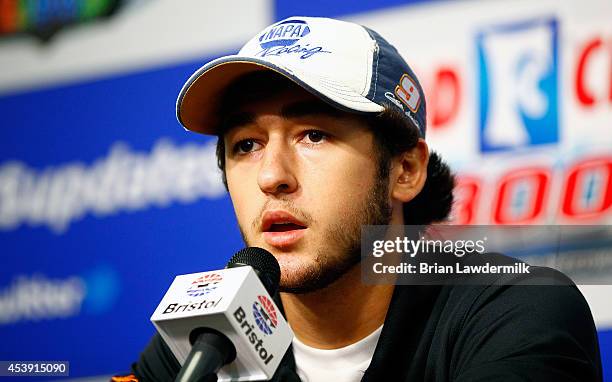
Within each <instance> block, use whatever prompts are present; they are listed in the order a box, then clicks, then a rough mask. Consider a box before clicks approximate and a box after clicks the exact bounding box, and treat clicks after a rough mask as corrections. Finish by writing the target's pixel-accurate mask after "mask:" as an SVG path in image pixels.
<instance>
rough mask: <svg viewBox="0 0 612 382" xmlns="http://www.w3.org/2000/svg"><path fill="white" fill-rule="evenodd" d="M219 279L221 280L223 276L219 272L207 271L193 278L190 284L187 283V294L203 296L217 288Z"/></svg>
mask: <svg viewBox="0 0 612 382" xmlns="http://www.w3.org/2000/svg"><path fill="white" fill-rule="evenodd" d="M221 281H223V277H222V276H221V275H220V274H218V273H207V274H205V275H204V276H200V277H198V278H196V279H195V280H193V282H192V283H191V285H189V289H187V295H189V296H191V297H200V296H204V295H205V294H208V293H210V292H212V291H213V290H215V289H217V287H218V284H219V283H220V282H221Z"/></svg>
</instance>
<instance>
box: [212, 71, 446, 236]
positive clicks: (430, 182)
mask: <svg viewBox="0 0 612 382" xmlns="http://www.w3.org/2000/svg"><path fill="white" fill-rule="evenodd" d="M295 86H297V85H295V84H294V83H293V82H291V81H290V80H288V79H286V78H284V77H282V76H280V75H278V74H276V73H272V72H269V71H259V72H254V73H249V74H246V75H245V76H243V77H241V78H239V79H238V80H237V81H235V82H234V83H233V84H232V85H230V86H229V87H228V88H227V90H226V91H225V93H224V94H223V96H222V97H221V98H220V100H221V101H220V102H219V104H218V105H217V106H218V107H217V110H218V111H219V113H220V115H221V116H222V118H223V117H225V116H227V115H228V114H229V112H230V110H231V109H232V108H235V107H236V105H240V104H242V103H245V102H253V101H255V100H259V99H262V98H263V97H265V96H269V95H270V94H273V93H275V92H279V91H282V90H286V89H290V88H291V87H295ZM362 118H364V121H365V122H366V124H367V126H369V127H370V129H371V131H372V133H373V135H374V145H375V147H374V150H375V153H376V156H377V161H378V176H379V177H380V178H381V179H385V178H388V177H389V171H390V169H391V161H392V159H393V158H395V157H396V156H398V155H400V154H402V153H404V152H406V151H409V150H411V149H413V148H414V147H416V145H417V143H418V140H419V137H420V133H419V129H418V128H417V127H416V125H414V124H413V123H412V122H411V121H410V120H408V119H406V118H405V117H404V116H403V115H402V113H401V112H400V111H399V110H397V109H395V108H394V107H392V106H387V107H385V110H384V111H382V112H381V113H379V114H374V115H371V114H364V115H363V117H362ZM223 125H224V122H223V121H222V122H221V125H220V126H218V127H217V136H218V141H217V165H218V166H219V169H220V170H221V172H222V178H223V184H224V185H225V188H226V189H227V177H226V174H225V144H224V141H223V135H224V132H225V129H224V127H223ZM454 186H455V178H454V176H453V174H452V173H451V171H450V168H449V167H448V165H447V164H446V163H445V162H444V161H443V160H442V158H440V156H439V155H438V154H437V153H436V152H433V151H430V156H429V164H428V165H427V180H426V181H425V185H424V187H423V190H421V192H420V193H419V194H418V195H417V196H416V197H415V198H414V199H412V200H411V201H410V202H408V203H404V206H403V215H404V224H405V225H427V224H431V223H435V222H441V221H444V220H446V219H447V218H448V215H449V213H450V210H451V207H452V204H453V188H454Z"/></svg>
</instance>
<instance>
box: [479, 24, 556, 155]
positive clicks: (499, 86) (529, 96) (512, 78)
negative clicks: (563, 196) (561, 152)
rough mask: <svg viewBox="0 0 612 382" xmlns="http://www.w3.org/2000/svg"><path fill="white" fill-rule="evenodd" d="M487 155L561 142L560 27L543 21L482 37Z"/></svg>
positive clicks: (482, 137) (483, 146)
mask: <svg viewBox="0 0 612 382" xmlns="http://www.w3.org/2000/svg"><path fill="white" fill-rule="evenodd" d="M477 51H478V66H479V73H480V74H479V76H477V77H479V83H478V84H477V89H478V92H479V102H478V103H479V113H478V118H479V141H480V150H481V151H482V152H492V151H507V150H513V149H519V148H524V147H529V146H538V145H545V144H554V143H557V142H558V141H559V117H558V107H557V104H558V99H557V98H558V91H559V85H558V82H559V81H558V78H559V64H558V62H559V59H558V55H559V53H558V26H557V20H556V19H554V18H543V19H542V18H540V19H534V20H529V21H524V22H519V23H515V24H509V25H501V26H494V27H491V28H487V29H485V30H483V31H481V32H480V33H479V34H478V35H477Z"/></svg>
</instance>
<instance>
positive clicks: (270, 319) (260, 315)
mask: <svg viewBox="0 0 612 382" xmlns="http://www.w3.org/2000/svg"><path fill="white" fill-rule="evenodd" d="M253 317H255V323H256V324H257V327H259V330H261V331H262V332H264V333H265V334H272V332H273V330H274V329H276V326H277V325H278V318H277V316H276V308H274V304H273V303H272V301H271V300H270V299H269V298H267V297H266V296H257V301H255V302H254V303H253Z"/></svg>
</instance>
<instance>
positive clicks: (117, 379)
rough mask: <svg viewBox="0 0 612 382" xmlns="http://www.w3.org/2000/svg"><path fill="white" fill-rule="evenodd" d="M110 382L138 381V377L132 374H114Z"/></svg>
mask: <svg viewBox="0 0 612 382" xmlns="http://www.w3.org/2000/svg"><path fill="white" fill-rule="evenodd" d="M110 382H138V378H136V376H135V375H134V374H130V375H115V376H114V377H112V378H111V380H110Z"/></svg>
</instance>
